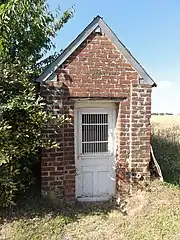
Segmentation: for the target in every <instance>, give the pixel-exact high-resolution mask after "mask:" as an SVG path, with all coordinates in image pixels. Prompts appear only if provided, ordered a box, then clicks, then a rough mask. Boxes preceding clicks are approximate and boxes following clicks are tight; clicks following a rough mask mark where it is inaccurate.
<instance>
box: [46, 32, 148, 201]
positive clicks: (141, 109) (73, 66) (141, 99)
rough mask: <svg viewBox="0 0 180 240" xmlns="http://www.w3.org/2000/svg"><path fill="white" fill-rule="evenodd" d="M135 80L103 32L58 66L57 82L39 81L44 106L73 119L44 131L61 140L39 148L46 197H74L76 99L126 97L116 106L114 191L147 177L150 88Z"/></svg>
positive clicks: (125, 62) (121, 189)
mask: <svg viewBox="0 0 180 240" xmlns="http://www.w3.org/2000/svg"><path fill="white" fill-rule="evenodd" d="M139 78H140V76H139V75H138V73H137V72H136V71H135V70H134V69H133V68H132V67H131V65H130V64H129V63H128V62H127V61H126V59H125V58H124V57H123V55H122V54H121V53H120V52H119V50H118V49H117V48H116V47H115V46H114V45H113V44H112V43H111V41H110V40H109V39H108V38H107V37H106V36H104V35H100V34H98V33H92V34H91V35H90V36H89V37H88V38H87V39H86V40H85V41H84V42H83V43H82V44H81V45H80V46H79V47H78V49H77V50H76V51H75V52H74V53H73V54H72V55H71V56H70V57H69V58H68V59H67V60H66V62H65V63H64V64H63V65H62V66H60V67H59V69H58V70H57V81H54V82H51V83H50V82H46V83H45V84H43V85H41V93H42V95H43V96H45V97H46V98H47V101H48V106H50V107H51V108H52V109H54V112H55V114H56V113H64V114H66V115H67V116H69V117H71V121H72V124H71V125H68V126H67V125H66V126H64V128H62V129H60V130H57V134H55V133H53V130H52V129H46V130H45V132H46V135H47V136H48V138H50V139H53V140H56V141H58V142H59V143H61V148H60V149H53V150H46V151H43V152H42V192H43V194H44V195H46V194H48V195H52V196H56V197H58V198H59V199H74V197H75V159H74V126H73V123H74V119H73V117H74V101H75V97H88V98H92V97H104V98H106V97H111V98H113V97H116V98H117V97H118V98H123V99H124V100H123V101H120V103H119V104H118V107H117V122H116V139H117V141H116V142H117V143H116V145H117V159H116V169H117V170H116V172H117V189H118V190H119V191H121V192H123V191H125V192H127V191H130V190H131V187H130V186H131V185H130V184H129V182H131V181H133V180H134V176H136V173H140V174H141V175H143V176H146V177H147V176H148V171H147V165H148V163H149V160H150V151H149V147H150V124H149V119H150V113H151V87H150V86H149V85H145V84H143V85H142V84H140V83H139ZM69 97H71V98H69ZM73 97H74V98H73ZM132 171H133V175H132V174H131V172H132ZM131 176H132V177H131Z"/></svg>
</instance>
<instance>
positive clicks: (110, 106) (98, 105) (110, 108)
mask: <svg viewBox="0 0 180 240" xmlns="http://www.w3.org/2000/svg"><path fill="white" fill-rule="evenodd" d="M81 110H83V111H85V112H87V113H88V112H89V113H94V112H95V113H98V112H100V111H104V112H107V113H110V116H111V117H112V119H111V121H112V126H113V128H112V132H111V134H110V135H111V137H112V139H111V142H112V145H110V146H109V145H108V150H109V152H110V153H107V157H110V155H109V154H111V159H113V161H109V162H110V164H111V170H112V173H111V174H112V175H111V178H113V179H112V181H113V186H112V193H111V196H105V197H104V196H100V197H86V198H83V197H79V196H80V193H79V192H78V189H79V187H78V186H79V184H80V185H81V183H82V179H81V174H80V173H79V169H78V168H79V162H78V153H79V152H80V146H79V145H80V144H79V142H80V143H81V140H78V137H79V133H78V121H79V120H78V118H79V112H80V111H81ZM115 121H116V105H115V103H113V102H107V101H77V102H76V103H75V109H74V122H75V127H74V129H75V134H74V143H75V166H76V198H77V199H78V200H79V201H104V200H108V199H109V198H110V197H112V196H113V195H115V193H116V179H115V178H116V173H115V156H116V139H115ZM105 155H106V154H103V156H104V157H105ZM89 157H90V156H89ZM98 161H100V162H101V160H98ZM103 163H104V162H103V161H102V165H101V169H103Z"/></svg>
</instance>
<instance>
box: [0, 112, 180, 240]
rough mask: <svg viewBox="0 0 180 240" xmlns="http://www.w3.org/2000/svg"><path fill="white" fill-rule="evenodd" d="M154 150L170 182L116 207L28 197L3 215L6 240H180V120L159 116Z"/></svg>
mask: <svg viewBox="0 0 180 240" xmlns="http://www.w3.org/2000/svg"><path fill="white" fill-rule="evenodd" d="M151 121H152V139H151V141H152V145H153V149H154V152H155V155H156V158H157V160H158V162H159V164H160V166H161V168H162V171H163V175H164V181H165V182H164V183H161V182H159V181H157V180H156V181H153V182H151V184H150V185H148V186H147V187H146V188H144V189H143V190H138V192H136V194H135V195H134V196H132V197H131V198H129V199H127V200H126V202H124V203H126V204H125V205H126V206H125V209H123V211H122V207H118V206H116V205H115V204H114V203H106V204H101V205H91V204H89V205H76V206H66V207H65V206H64V207H60V206H59V207H57V206H54V207H53V206H52V205H50V204H49V202H45V201H44V200H41V199H39V198H37V197H36V198H35V197H33V198H28V199H27V197H24V200H23V199H22V200H21V201H19V202H18V204H17V206H15V207H12V208H11V209H8V210H6V211H5V210H4V211H1V222H0V239H2V240H3V239H4V240H5V239H6V240H60V239H62V240H75V239H80V240H81V239H83V240H88V239H91V240H95V239H98V240H107V239H111V240H121V239H122V240H162V239H163V240H166V239H168V240H169V239H172V240H176V239H177V240H178V239H180V147H179V145H180V144H179V135H180V134H179V133H180V132H179V129H180V127H179V126H180V125H179V124H180V117H176V116H167V117H166V116H153V117H152V119H151Z"/></svg>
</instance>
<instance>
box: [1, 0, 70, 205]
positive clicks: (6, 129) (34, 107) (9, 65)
mask: <svg viewBox="0 0 180 240" xmlns="http://www.w3.org/2000/svg"><path fill="white" fill-rule="evenodd" d="M72 15H73V12H72V9H70V10H67V11H65V12H63V13H62V14H61V13H60V12H59V13H58V15H57V14H56V15H54V14H53V13H52V12H51V11H50V10H49V9H48V6H47V3H46V1H44V0H7V1H2V0H1V1H0V206H8V205H10V204H12V203H13V199H14V197H15V195H16V193H17V192H18V191H22V189H25V188H26V187H27V185H28V184H27V183H30V182H31V176H32V175H31V167H32V164H33V163H34V161H35V160H33V161H32V159H35V158H34V156H35V154H36V153H37V151H38V149H39V147H55V146H56V143H53V142H50V141H48V139H45V138H44V137H42V129H43V128H45V127H46V125H47V124H49V123H53V121H54V119H53V116H52V115H51V114H49V113H47V112H46V111H45V110H44V103H43V99H42V98H41V97H40V96H39V97H37V92H36V87H35V85H34V81H35V79H36V77H37V76H38V75H39V74H40V73H41V72H42V71H43V69H44V67H46V66H47V65H48V64H49V63H50V62H51V61H52V60H53V59H54V58H55V57H56V54H54V55H52V56H50V57H48V58H46V59H44V60H43V61H41V59H42V58H43V57H44V56H46V54H47V53H48V51H49V50H51V49H52V48H53V47H54V45H53V38H55V36H56V33H57V31H59V30H60V29H61V28H62V27H63V25H64V24H65V23H66V22H67V21H68V20H69V19H70V18H71V17H72ZM56 121H57V119H56ZM58 121H59V124H61V123H63V121H64V118H63V116H59V118H58Z"/></svg>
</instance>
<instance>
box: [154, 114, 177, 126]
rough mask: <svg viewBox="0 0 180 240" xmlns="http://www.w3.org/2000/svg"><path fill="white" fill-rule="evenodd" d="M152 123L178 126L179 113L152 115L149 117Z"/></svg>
mask: <svg viewBox="0 0 180 240" xmlns="http://www.w3.org/2000/svg"><path fill="white" fill-rule="evenodd" d="M151 123H152V124H162V125H164V126H173V125H179V126H180V115H165V116H162V115H153V116H152V117H151Z"/></svg>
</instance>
